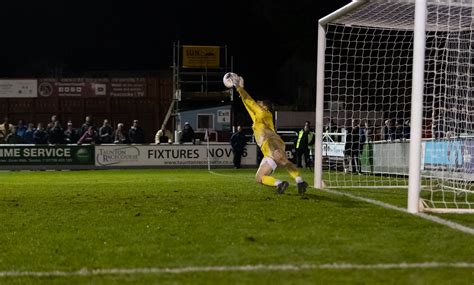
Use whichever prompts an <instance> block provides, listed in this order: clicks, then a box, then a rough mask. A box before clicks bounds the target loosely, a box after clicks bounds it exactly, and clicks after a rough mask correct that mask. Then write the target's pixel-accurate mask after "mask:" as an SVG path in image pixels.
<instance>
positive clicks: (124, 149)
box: [95, 143, 257, 167]
mask: <svg viewBox="0 0 474 285" xmlns="http://www.w3.org/2000/svg"><path fill="white" fill-rule="evenodd" d="M209 156H210V159H209V160H210V163H211V165H213V166H232V159H233V153H232V149H231V147H230V145H229V144H227V143H225V144H224V143H223V144H212V145H210V146H209ZM207 163H208V156H207V146H206V145H191V144H190V145H188V144H180V145H97V146H96V147H95V165H96V166H102V167H117V166H169V167H180V166H199V165H203V166H204V165H207ZM256 164H257V145H255V144H249V145H247V147H246V149H245V151H244V155H243V157H242V165H243V166H245V165H247V166H249V165H251V166H255V165H256Z"/></svg>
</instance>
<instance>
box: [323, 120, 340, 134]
mask: <svg viewBox="0 0 474 285" xmlns="http://www.w3.org/2000/svg"><path fill="white" fill-rule="evenodd" d="M323 132H325V133H337V126H336V123H335V122H334V120H332V119H331V120H330V121H329V122H328V124H327V125H326V126H324V130H323Z"/></svg>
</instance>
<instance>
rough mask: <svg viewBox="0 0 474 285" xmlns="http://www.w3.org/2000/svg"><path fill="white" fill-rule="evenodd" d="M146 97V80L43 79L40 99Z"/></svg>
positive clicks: (39, 85) (39, 88)
mask: <svg viewBox="0 0 474 285" xmlns="http://www.w3.org/2000/svg"><path fill="white" fill-rule="evenodd" d="M102 96H111V97H146V79H145V78H112V79H108V78H63V79H54V78H42V79H38V97H40V98H41V97H102Z"/></svg>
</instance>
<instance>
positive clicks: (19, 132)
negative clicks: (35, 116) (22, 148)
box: [16, 120, 27, 138]
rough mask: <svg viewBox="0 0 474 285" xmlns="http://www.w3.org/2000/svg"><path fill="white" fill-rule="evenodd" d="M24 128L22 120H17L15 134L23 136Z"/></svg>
mask: <svg viewBox="0 0 474 285" xmlns="http://www.w3.org/2000/svg"><path fill="white" fill-rule="evenodd" d="M26 129H27V127H26V125H25V123H24V122H23V120H18V124H17V125H16V134H17V135H18V136H20V137H22V138H23V137H24V136H25V132H26Z"/></svg>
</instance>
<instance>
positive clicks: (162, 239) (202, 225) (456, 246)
mask: <svg viewBox="0 0 474 285" xmlns="http://www.w3.org/2000/svg"><path fill="white" fill-rule="evenodd" d="M254 172H255V170H254V169H243V170H216V173H217V174H212V173H209V172H207V171H206V170H189V169H188V170H113V171H112V170H109V171H67V172H64V171H53V172H2V173H0V284H124V283H130V284H473V282H474V275H473V271H474V269H473V267H472V264H473V263H474V246H472V245H473V241H474V237H473V236H472V235H469V234H466V233H463V232H460V231H456V230H454V229H451V228H449V227H446V226H443V225H440V224H436V223H433V222H430V221H427V220H424V219H421V218H419V217H415V216H412V215H409V214H406V213H402V212H398V211H394V210H390V209H385V208H382V207H379V206H376V205H372V204H368V203H364V202H361V201H355V200H352V199H350V198H348V197H345V196H341V195H334V194H331V193H326V192H322V191H318V190H314V189H309V191H308V192H307V194H306V195H305V196H304V197H301V196H299V195H297V190H296V187H295V186H294V184H293V185H292V186H290V188H289V189H288V190H287V193H286V194H285V195H275V194H274V193H273V190H272V189H271V188H267V187H264V186H261V185H258V184H256V183H255V182H254V181H253V176H254ZM276 175H277V176H278V177H279V178H283V179H288V180H289V181H291V180H290V179H289V177H288V176H287V175H286V174H285V173H283V172H277V174H276ZM303 175H304V177H305V178H306V179H307V180H308V181H312V174H311V173H310V172H303ZM344 191H347V192H348V193H351V194H352V195H357V196H361V197H367V198H371V199H375V200H379V201H383V202H386V203H389V204H392V205H396V206H400V207H406V193H405V192H406V190H394V189H354V190H344ZM442 217H443V218H445V219H449V220H451V221H454V222H456V223H459V224H463V225H465V226H468V227H474V216H473V215H443V216H442ZM404 263H408V264H413V263H423V264H426V263H436V264H441V263H443V264H453V263H464V264H465V263H468V264H471V266H468V267H466V268H452V267H449V266H440V267H439V268H423V267H422V266H415V267H413V268H388V269H383V268H376V267H374V268H372V267H370V266H375V265H387V264H399V265H400V264H404ZM331 264H339V265H340V264H346V265H368V266H369V267H368V268H363V269H361V268H355V267H354V266H349V267H348V268H344V269H341V268H337V267H331V266H330V265H331ZM241 265H263V266H271V265H292V266H303V267H304V266H308V265H311V266H314V267H311V266H309V267H308V268H307V269H302V270H270V269H268V268H267V267H265V268H263V269H258V268H256V267H253V269H252V270H248V271H232V270H230V269H229V268H232V266H241ZM318 265H323V266H326V267H324V268H320V267H317V266H318ZM195 267H199V268H202V270H194V271H193V270H190V269H192V268H195ZM216 267H219V268H222V269H223V270H222V271H216V270H204V269H206V268H207V269H209V268H210V269H212V268H214V269H215V268H216ZM144 268H149V269H150V268H151V269H165V268H171V269H178V272H174V273H173V272H171V273H166V272H164V271H160V272H158V273H156V272H155V273H152V272H149V273H146V272H135V271H134V270H137V269H144ZM94 269H104V270H112V269H113V270H115V269H117V270H118V271H117V272H116V273H113V272H110V271H109V272H108V273H106V274H95V275H94V274H89V273H90V272H91V270H94ZM121 269H130V270H131V271H129V272H121V271H119V270H121ZM81 270H82V271H81ZM186 270H188V271H186ZM15 272H16V273H17V274H13V275H12V273H15ZM26 272H36V273H37V272H46V273H48V274H45V275H44V276H36V275H34V274H27V273H26ZM51 272H60V273H61V274H63V273H64V274H63V275H61V274H56V275H55V274H50V273H51ZM77 272H83V273H84V272H85V273H84V274H78V273H77ZM87 272H89V273H87ZM9 274H10V276H7V275H9ZM22 274H24V276H21V275H22Z"/></svg>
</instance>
